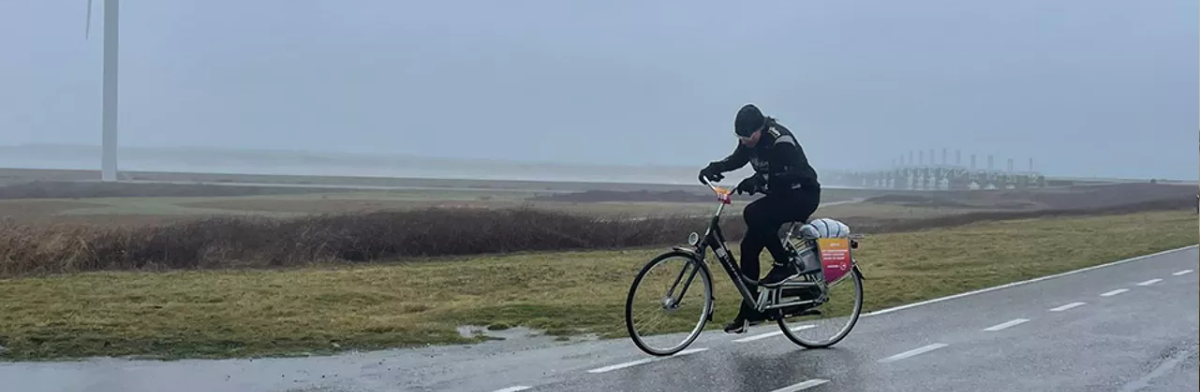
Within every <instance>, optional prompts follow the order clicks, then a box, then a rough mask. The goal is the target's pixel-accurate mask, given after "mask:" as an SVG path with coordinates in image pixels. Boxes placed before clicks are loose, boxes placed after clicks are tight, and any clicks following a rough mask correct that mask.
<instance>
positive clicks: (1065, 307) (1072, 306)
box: [1050, 302, 1087, 312]
mask: <svg viewBox="0 0 1200 392" xmlns="http://www.w3.org/2000/svg"><path fill="white" fill-rule="evenodd" d="M1083 305H1087V302H1072V303H1069V304H1066V305H1063V306H1059V307H1057V308H1053V309H1050V311H1051V312H1061V311H1064V310H1068V309H1075V308H1078V307H1080V306H1083Z"/></svg>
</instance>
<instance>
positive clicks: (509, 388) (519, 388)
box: [492, 385, 533, 392]
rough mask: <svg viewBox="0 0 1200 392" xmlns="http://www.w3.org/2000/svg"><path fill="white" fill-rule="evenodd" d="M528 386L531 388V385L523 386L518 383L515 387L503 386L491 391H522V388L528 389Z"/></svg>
mask: <svg viewBox="0 0 1200 392" xmlns="http://www.w3.org/2000/svg"><path fill="white" fill-rule="evenodd" d="M529 388H533V387H527V386H524V385H518V386H515V387H508V388H504V389H497V390H495V391H492V392H518V391H524V390H526V389H529Z"/></svg>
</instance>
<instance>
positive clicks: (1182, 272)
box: [1171, 269, 1192, 276]
mask: <svg viewBox="0 0 1200 392" xmlns="http://www.w3.org/2000/svg"><path fill="white" fill-rule="evenodd" d="M1190 273H1192V270H1190V269H1188V270H1183V271H1179V272H1176V273H1173V274H1171V275H1173V276H1184V275H1187V274H1190Z"/></svg>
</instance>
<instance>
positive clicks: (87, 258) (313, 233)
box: [0, 209, 743, 276]
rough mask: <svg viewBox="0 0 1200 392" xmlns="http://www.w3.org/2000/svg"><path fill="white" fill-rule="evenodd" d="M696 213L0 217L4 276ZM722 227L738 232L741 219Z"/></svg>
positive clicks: (574, 233) (531, 237) (613, 236)
mask: <svg viewBox="0 0 1200 392" xmlns="http://www.w3.org/2000/svg"><path fill="white" fill-rule="evenodd" d="M705 224H706V221H705V220H703V219H696V218H657V219H644V220H612V219H599V218H592V217H586V216H580V215H572V214H567V213H560V212H551V211H542V210H535V209H512V210H448V209H428V210H417V211H401V212H395V211H388V212H373V213H366V214H343V215H323V216H311V217H303V218H293V219H273V218H253V217H214V218H206V219H200V220H194V221H186V222H178V223H173V224H166V225H161V226H149V227H102V226H89V225H65V224H59V225H52V226H44V225H42V226H39V225H22V224H17V223H14V222H11V221H9V222H4V223H0V276H16V275H25V274H43V273H65V272H78V271H94V270H110V269H193V268H217V267H253V266H285V265H303V264H310V263H320V262H328V261H352V262H361V261H377V260H383V259H394V258H400V257H422V256H455V255H472V254H482V253H505V252H516V251H548V250H570V249H615V248H628V247H639V246H649V245H660V244H668V243H675V242H682V240H683V239H684V238H686V235H687V233H688V232H690V231H693V230H702V229H703V228H704V225H705ZM727 226H728V227H727V228H726V229H725V230H726V232H727V235H729V236H730V237H731V239H737V238H740V235H741V232H742V231H743V230H742V229H741V223H740V221H737V220H730V224H728V225H727Z"/></svg>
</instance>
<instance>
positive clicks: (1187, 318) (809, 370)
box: [0, 247, 1200, 392]
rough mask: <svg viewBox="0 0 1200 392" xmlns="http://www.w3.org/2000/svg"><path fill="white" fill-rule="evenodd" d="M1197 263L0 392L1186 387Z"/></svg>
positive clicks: (1163, 259)
mask: <svg viewBox="0 0 1200 392" xmlns="http://www.w3.org/2000/svg"><path fill="white" fill-rule="evenodd" d="M1198 258H1200V255H1198V252H1197V250H1196V248H1195V247H1192V248H1190V249H1187V250H1183V251H1179V252H1174V253H1168V254H1164V255H1158V256H1153V257H1148V258H1143V259H1139V260H1134V261H1130V262H1125V263H1121V264H1117V265H1112V266H1107V267H1103V268H1097V269H1092V270H1088V271H1084V272H1079V273H1074V274H1069V275H1065V276H1060V277H1055V278H1051V279H1045V280H1041V281H1037V282H1031V283H1027V284H1021V285H1016V286H1012V287H1007V288H1001V289H997V290H991V291H986V292H982V293H978V294H974V295H968V296H963V297H959V298H952V299H947V300H944V301H938V302H933V303H927V304H923V305H919V306H914V307H910V308H905V309H897V310H894V311H884V312H877V313H876V314H872V315H870V316H867V317H863V318H862V319H861V320H860V321H859V323H858V325H857V326H856V328H855V330H854V331H853V332H852V333H851V334H850V336H849V337H847V338H846V340H844V341H842V342H841V343H839V344H838V345H837V346H834V347H833V348H830V349H825V350H804V349H801V348H800V347H798V346H795V345H794V344H792V343H791V342H790V341H788V340H787V339H786V338H784V337H782V336H778V335H775V336H769V337H766V338H762V339H757V340H752V341H746V342H738V341H736V340H737V339H743V338H748V337H751V336H757V335H758V334H764V333H771V332H775V331H777V330H778V328H777V327H775V326H774V325H764V326H759V327H757V328H755V329H754V330H752V331H751V332H750V333H747V334H745V335H736V336H731V335H726V334H724V333H721V332H720V331H719V330H717V331H709V332H706V333H705V334H704V335H702V336H701V337H700V338H699V339H697V341H696V342H695V343H693V344H692V345H691V346H690V349H692V350H693V352H691V353H689V354H687V355H677V356H675V357H669V358H662V359H652V358H651V357H649V356H647V355H645V354H642V353H641V352H640V351H638V350H637V348H636V347H634V346H633V344H632V343H631V342H630V341H629V340H628V339H616V340H610V341H590V342H582V343H570V344H564V343H554V342H550V341H548V340H536V341H528V340H521V339H516V340H510V341H501V342H493V343H488V344H482V345H478V346H474V347H432V348H426V349H417V350H390V351H382V352H372V353H358V354H347V355H340V356H334V357H323V358H293V359H266V360H254V361H241V360H227V361H177V362H151V361H138V362H133V361H123V360H93V361H87V362H75V363H5V364H0V391H22V392H26V391H28V392H42V391H54V392H59V391H89V392H91V391H95V392H110V391H113V392H115V391H121V392H126V391H128V392H141V391H252V392H259V391H272V392H273V391H297V392H299V391H305V392H308V391H314V392H315V391H322V392H326V391H327V392H343V391H345V392H350V391H354V392H357V391H480V392H492V391H505V392H516V391H530V392H540V391H645V392H651V391H746V392H785V391H788V392H795V391H801V390H803V391H1023V392H1024V391H1119V392H1133V391H1195V390H1197V389H1198V387H1200V382H1198V381H1197V378H1198V370H1200V366H1198V361H1197V352H1198V346H1197V341H1198V335H1200V316H1198V308H1200V299H1198V295H1200V291H1198V290H1197V288H1198V286H1200V284H1198V283H1200V280H1198V276H1200V273H1196V272H1185V271H1195V270H1197V269H1200V268H1197V263H1198V261H1197V260H1198ZM865 272H866V273H867V278H868V279H869V278H870V271H865ZM865 284H866V285H868V286H869V285H870V284H871V282H870V280H867V281H866V282H865ZM1121 290H1125V291H1121ZM724 321H725V320H714V322H715V323H723V322H724Z"/></svg>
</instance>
